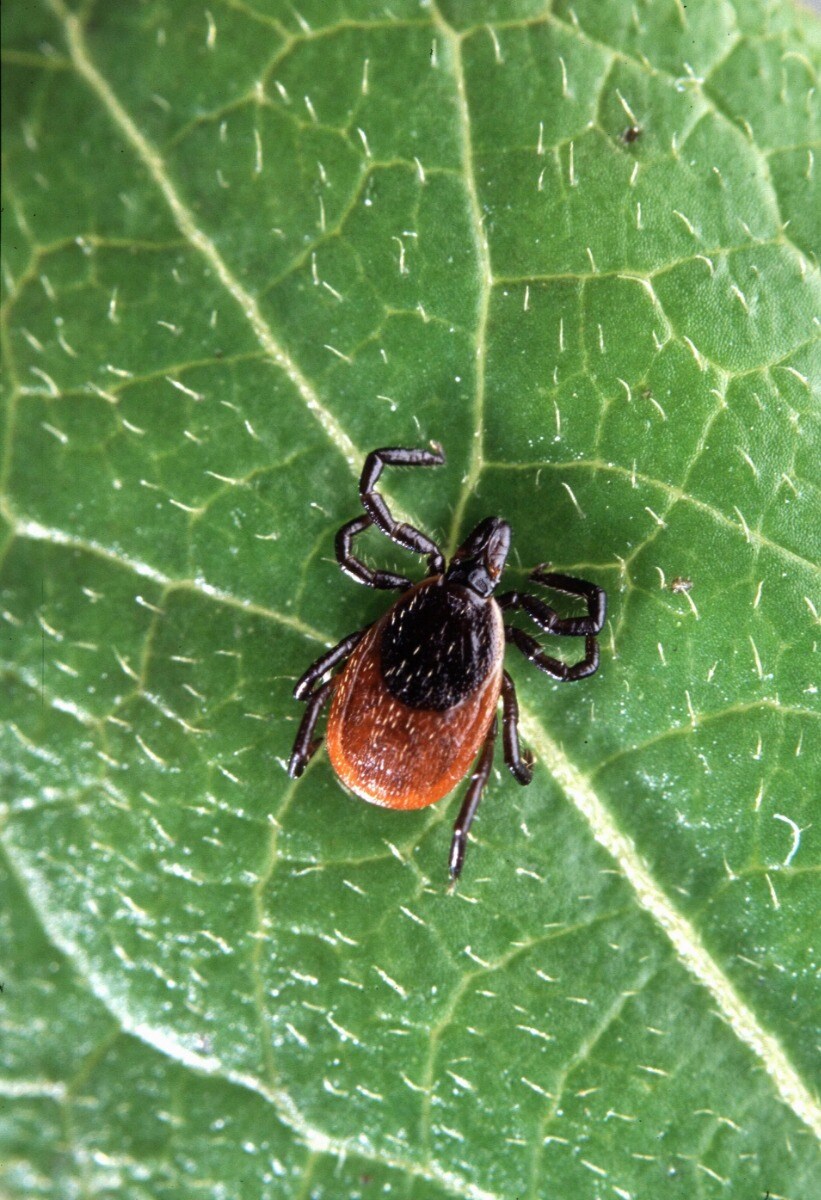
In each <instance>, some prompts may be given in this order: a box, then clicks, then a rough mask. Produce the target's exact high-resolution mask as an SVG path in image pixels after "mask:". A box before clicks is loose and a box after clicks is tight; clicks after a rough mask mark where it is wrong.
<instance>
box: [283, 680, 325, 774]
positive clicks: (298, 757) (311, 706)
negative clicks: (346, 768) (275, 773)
mask: <svg viewBox="0 0 821 1200" xmlns="http://www.w3.org/2000/svg"><path fill="white" fill-rule="evenodd" d="M333 685H334V681H333V679H329V680H328V682H327V683H323V684H322V687H320V688H317V690H316V691H315V692H312V693H311V695H310V696H309V698H308V707H307V709H306V710H305V715H304V716H303V718H302V720H301V721H300V724H299V729H298V730H297V735H296V739H295V741H294V748H293V750H292V751H291V759H290V762H289V763H288V774H289V775H290V776H291V778H292V779H298V778H299V776H300V775H301V774H302V772H303V771H304V770H305V767H306V766H307V764H308V761H309V759H310V758H311V757H312V756H313V755H314V754H316V752H317V750H318V749H319V747H320V744H321V742H322V739H321V738H316V739H314V729H315V728H316V723H317V721H318V719H319V714H320V712H321V711H322V706H323V705H324V704H325V703H326V701H327V700H328V698H329V697H330V694H331V689H332V688H333Z"/></svg>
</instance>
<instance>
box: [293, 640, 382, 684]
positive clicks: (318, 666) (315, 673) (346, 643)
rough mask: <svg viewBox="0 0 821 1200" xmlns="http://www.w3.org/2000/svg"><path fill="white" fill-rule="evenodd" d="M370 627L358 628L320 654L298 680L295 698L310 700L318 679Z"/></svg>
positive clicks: (342, 656)
mask: <svg viewBox="0 0 821 1200" xmlns="http://www.w3.org/2000/svg"><path fill="white" fill-rule="evenodd" d="M369 629H370V625H366V626H365V628H364V629H357V631H356V633H349V634H348V636H347V637H344V638H343V639H342V641H341V642H337V643H336V645H335V646H332V647H331V649H330V650H326V651H325V653H324V654H320V656H319V658H317V659H314V661H313V662H312V663H311V665H310V667H308V670H307V671H305V673H304V674H303V675H301V676H300V677H299V679H298V680H297V682H296V685H295V687H294V697H295V699H297V700H309V699H310V698H311V696H312V695H313V693H314V692H315V690H316V689H315V688H314V684H315V683H316V682H317V680H319V679H321V678H322V676H323V675H324V674H325V673H326V672H327V671H330V669H331V667H335V666H336V664H337V663H338V662H341V661H342V659H343V658H347V657H348V655H349V654H350V652H351V651H352V650H353V648H354V646H356V645H358V643H359V642H361V641H362V639H363V637H364V636H365V634H366V633H367V632H368V630H369Z"/></svg>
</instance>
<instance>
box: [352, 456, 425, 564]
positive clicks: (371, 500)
mask: <svg viewBox="0 0 821 1200" xmlns="http://www.w3.org/2000/svg"><path fill="white" fill-rule="evenodd" d="M431 445H432V446H433V449H432V450H414V449H404V448H402V447H400V446H385V447H383V448H382V449H381V450H372V451H371V453H370V454H369V455H368V457H367V458H366V459H365V466H364V467H363V469H362V475H361V478H360V480H359V497H360V499H361V501H362V507H363V508H364V509H365V512H366V513H367V514H368V516H369V517H370V519H371V521H372V522H373V523H374V525H376V527H377V528H378V529H381V530H382V532H383V533H384V534H386V535H387V537H389V538H390V539H391V541H392V542H396V544H397V546H402V547H404V549H406V550H412V551H413V552H414V553H415V554H424V555H426V556H427V559H428V569H429V570H430V573H431V575H441V573H442V572H443V571H444V569H445V559H444V556H443V554H442V551H441V550H440V549H439V547H438V546H437V545H436V542H434V541H433V540H432V539H431V538H429V537H428V536H427V534H425V533H422V532H421V530H419V529H415V528H414V527H413V525H406V524H405V523H404V522H402V521H396V520H395V519H394V517H393V515H392V513H391V510H390V509H389V508H388V506H387V504H386V503H385V501H384V499H383V498H382V496H380V495H379V492H377V491H376V490H375V488H376V483H377V480H378V479H379V476H380V475H381V474H382V468H383V467H389V466H390V467H441V466H442V464H443V463H444V461H445V452H444V450H443V449H442V447H441V446H440V445H439V443H438V442H431Z"/></svg>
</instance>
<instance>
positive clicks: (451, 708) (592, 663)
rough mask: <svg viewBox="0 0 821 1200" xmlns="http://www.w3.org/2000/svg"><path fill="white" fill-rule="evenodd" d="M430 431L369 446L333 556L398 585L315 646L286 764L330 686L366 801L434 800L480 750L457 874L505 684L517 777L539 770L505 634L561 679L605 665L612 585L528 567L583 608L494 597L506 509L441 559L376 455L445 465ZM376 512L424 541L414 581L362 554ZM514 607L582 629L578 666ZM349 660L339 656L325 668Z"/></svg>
mask: <svg viewBox="0 0 821 1200" xmlns="http://www.w3.org/2000/svg"><path fill="white" fill-rule="evenodd" d="M432 445H433V449H432V450H406V449H400V448H398V447H389V448H386V449H383V450H374V451H373V452H372V453H371V454H369V455H368V457H367V458H366V459H365V467H364V470H363V471H362V477H361V479H360V481H359V495H360V498H361V500H362V507H363V508H364V509H365V513H364V515H363V516H361V517H355V518H354V520H353V521H349V522H348V523H347V524H346V525H343V526H342V528H341V529H340V531H339V533H338V534H337V535H336V557H337V559H338V561H339V565H340V566H341V567H342V570H343V571H345V572H346V574H348V575H350V576H351V578H353V579H356V580H358V581H359V582H360V583H364V584H366V586H367V587H372V588H384V589H387V590H393V591H398V592H401V593H402V594H401V596H400V597H399V599H398V600H397V601H396V603H395V604H394V605H393V607H392V608H389V609H388V611H387V612H386V613H385V614H384V616H382V617H380V619H379V620H378V621H376V622H375V623H374V624H373V625H368V626H366V627H365V628H364V629H360V630H358V631H357V632H356V633H351V634H349V635H348V637H346V638H343V639H342V641H341V642H339V643H338V645H336V646H334V647H333V649H332V650H328V651H327V652H326V653H325V654H323V655H321V656H320V657H319V658H318V659H317V660H316V662H314V663H312V665H311V666H310V667H309V668H308V670H307V671H306V672H305V674H304V675H303V676H302V678H301V679H300V680H299V682H298V683H297V685H296V687H295V688H294V695H295V696H296V698H297V700H304V701H305V702H306V703H307V705H308V708H307V711H306V712H305V715H304V717H303V718H302V722H301V724H300V726H299V731H298V733H297V735H296V741H295V742H294V748H293V750H292V752H291V761H290V763H289V766H288V773H289V774H290V775H291V777H292V778H296V777H297V776H299V775H301V774H302V772H303V771H304V770H305V765H306V763H307V762H308V760H309V759H310V758H311V756H312V755H313V754H314V753H315V752H316V750H317V749H318V747H319V744H320V739H318V738H315V737H314V730H315V728H316V723H317V720H318V718H319V714H320V712H321V710H322V707H323V705H325V704H326V703H327V701H329V700H330V701H331V712H330V716H329V718H328V734H327V740H328V755H329V757H330V760H331V764H332V766H333V768H334V770H335V771H336V773H337V775H338V776H339V778H340V780H341V781H342V783H343V784H345V786H346V787H348V788H350V790H351V791H352V792H354V793H355V794H356V795H357V796H361V797H362V799H363V800H368V801H370V803H371V804H378V805H380V806H381V807H383V808H400V809H410V808H424V807H425V806H426V805H428V804H434V803H435V802H436V801H437V800H441V798H442V797H443V796H446V795H447V793H448V792H450V791H451V790H452V789H453V788H454V787H455V786H456V784H457V783H458V782H459V781H460V780H461V779H463V778H464V777H465V775H466V774H467V773H468V771H469V770H470V765H471V763H472V762H473V760H474V758H476V764H475V766H474V768H473V773H472V774H471V777H470V784H469V786H468V790H467V793H466V795H465V799H464V802H463V804H462V807H461V808H460V810H459V816H458V817H457V818H456V825H455V826H454V831H453V841H452V843H451V848H450V859H449V866H450V874H451V878H452V879H456V878H457V876H458V875H459V873H460V872H461V870H462V864H463V863H464V859H465V849H466V845H467V835H468V830H469V829H470V825H471V822H472V821H473V818H474V816H475V815H476V809H477V808H478V806H479V801H480V799H481V797H482V791H483V789H484V786H485V784H486V782H487V778H488V775H489V774H490V768H491V765H492V763H493V747H494V743H495V741H496V724H497V722H496V710H497V707H498V704H499V699H500V697H501V701H502V741H503V745H504V756H505V762H506V763H507V765H508V767H509V768H510V770H511V771H512V773H513V775H514V776H515V778H516V779H517V780H518V781H519V783H522V784H527V783H530V779H531V775H532V764H533V757H532V755H531V754H530V752H529V751H525V752H524V753H522V751H521V750H520V748H519V730H518V719H519V709H518V705H517V703H516V690H515V688H514V686H513V680H512V679H511V678H510V676H509V675H508V673H507V671H505V669H504V649H505V642H511V643H512V644H513V645H514V646H516V647H517V649H519V650H521V652H522V654H524V656H525V658H528V659H529V660H530V661H531V662H532V663H533V664H534V665H535V666H537V667H538V668H539V669H540V670H542V671H544V672H545V673H546V674H547V675H550V676H551V677H552V678H553V679H560V680H562V681H563V682H570V681H571V680H574V679H584V678H585V676H587V675H592V674H593V672H594V671H595V670H596V669H597V668H598V665H599V647H598V643H597V641H596V634H598V633H599V632H600V631H601V627H602V625H603V624H604V615H605V606H606V597H605V594H604V592H603V590H602V589H601V588H600V587H597V586H596V585H595V584H593V583H587V582H586V581H585V580H584V579H576V578H574V577H573V576H571V575H557V574H555V573H554V572H552V571H546V570H545V569H544V568H543V567H538V568H537V569H536V570H535V571H534V572H533V573H532V575H531V576H530V578H531V579H532V580H533V581H534V582H535V583H541V584H544V585H545V586H546V587H549V588H553V589H554V590H555V591H559V592H565V593H566V594H567V595H569V596H579V597H581V598H582V599H583V600H584V601H585V602H586V604H587V615H586V616H584V617H560V616H559V615H558V613H556V612H555V611H554V610H553V609H552V608H550V607H549V605H547V604H545V602H544V601H543V600H540V599H539V598H538V597H537V596H531V595H529V594H528V593H527V592H505V593H504V594H503V595H501V596H496V597H495V598H494V596H493V592H494V590H495V588H496V585H497V583H498V581H499V577H500V576H501V574H502V570H503V568H504V565H505V560H506V558H507V553H508V549H509V547H510V526H509V525H508V524H507V522H506V521H503V520H502V519H501V517H486V518H485V520H484V521H481V522H480V523H479V524H478V525H477V526H476V528H475V529H474V530H473V532H472V533H471V534H470V536H469V537H468V538H467V540H466V541H465V542H463V543H462V545H461V546H460V547H459V549H458V550H457V551H456V553H455V554H454V556H453V558H452V559H451V561H450V562H449V563H447V564H446V563H445V559H444V557H443V555H442V552H441V551H440V549H439V547H438V546H437V545H436V543H435V542H433V541H431V539H430V538H429V537H427V535H426V534H424V533H421V532H420V531H419V530H418V529H414V527H413V526H412V525H405V524H403V523H402V522H399V521H396V520H394V518H393V516H392V515H391V512H390V509H389V508H388V506H387V504H386V503H385V501H384V499H383V498H382V496H380V494H379V493H378V492H377V491H375V487H376V482H377V480H378V479H379V476H380V474H381V473H382V468H383V467H384V466H405V467H439V466H441V465H442V464H443V463H444V461H445V455H444V451H443V450H442V447H441V446H439V445H437V444H436V443H435V442H434V443H432ZM371 525H375V526H376V527H377V529H380V530H381V531H382V532H383V533H384V534H386V535H387V536H388V537H389V538H390V539H391V541H392V542H395V543H396V545H397V546H401V547H402V548H403V549H405V550H411V551H413V553H415V554H422V555H424V556H425V557H426V558H427V561H428V571H429V574H428V577H427V578H426V579H423V580H422V582H421V583H415V584H414V583H412V582H411V580H410V579H407V578H405V576H404V575H395V574H393V573H392V572H390V571H374V570H372V569H371V568H370V567H367V566H365V564H364V563H363V562H361V561H360V560H359V559H358V558H356V557H355V556H354V554H353V553H352V545H353V539H354V538H355V537H356V536H357V534H359V533H362V532H363V530H365V529H367V528H368V527H369V526H371ZM514 609H521V610H522V611H523V612H525V613H526V614H527V615H528V616H529V617H530V618H531V620H532V621H534V623H535V624H536V625H537V626H538V627H539V628H540V629H541V630H542V631H543V632H544V633H551V634H559V635H563V636H568V637H583V638H584V639H585V654H584V658H583V659H581V661H580V662H577V663H575V664H573V665H572V666H568V665H567V664H566V663H563V662H561V661H560V660H559V659H557V658H551V657H550V656H549V655H547V654H546V653H545V652H544V650H543V649H542V648H541V646H540V645H539V643H538V642H537V641H536V639H535V638H534V637H531V636H530V634H529V633H525V631H524V630H523V629H518V628H516V627H515V626H513V625H506V624H505V623H504V620H503V611H505V610H514ZM346 659H347V662H345V660H346ZM343 662H345V666H344V667H343V668H342V670H341V671H340V672H339V673H338V674H336V675H334V676H332V677H331V678H330V679H327V680H325V682H323V679H325V676H326V675H327V674H328V672H329V671H331V670H332V669H333V668H334V667H336V666H338V665H339V664H340V663H343ZM477 755H478V758H477Z"/></svg>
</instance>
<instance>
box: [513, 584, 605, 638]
mask: <svg viewBox="0 0 821 1200" xmlns="http://www.w3.org/2000/svg"><path fill="white" fill-rule="evenodd" d="M530 578H531V579H532V580H533V582H534V583H542V584H544V585H545V587H550V588H554V589H555V590H556V591H557V592H564V593H565V594H566V595H568V596H580V597H581V598H582V599H583V600H586V601H587V616H586V617H560V616H559V614H558V613H557V612H556V611H555V609H553V608H551V607H550V605H549V604H545V602H544V600H540V599H539V598H538V596H531V595H529V594H528V593H527V592H505V594H504V595H503V596H499V597H498V598H497V601H496V602H497V604H498V605H499V606H500V608H507V609H521V610H522V611H523V612H526V613H527V615H528V616H529V617H531V618H532V620H534V621H535V622H536V624H537V625H538V626H539V628H540V629H543V630H544V631H545V633H554V634H558V635H562V636H565V637H589V636H590V634H594V633H600V632H601V628H602V626H603V625H604V618H605V614H606V611H607V595H606V593H605V591H604V589H603V588H600V587H597V585H596V584H595V583H588V581H587V580H586V579H577V578H576V577H575V576H574V575H558V574H556V573H555V572H553V571H545V570H543V569H542V568H541V567H537V569H536V570H535V571H534V572H533V573H532V574H531V576H530Z"/></svg>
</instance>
